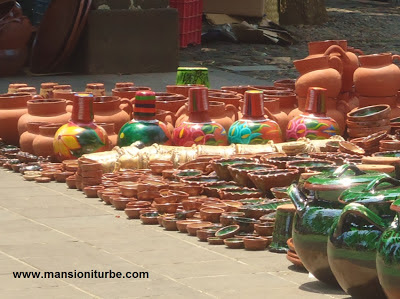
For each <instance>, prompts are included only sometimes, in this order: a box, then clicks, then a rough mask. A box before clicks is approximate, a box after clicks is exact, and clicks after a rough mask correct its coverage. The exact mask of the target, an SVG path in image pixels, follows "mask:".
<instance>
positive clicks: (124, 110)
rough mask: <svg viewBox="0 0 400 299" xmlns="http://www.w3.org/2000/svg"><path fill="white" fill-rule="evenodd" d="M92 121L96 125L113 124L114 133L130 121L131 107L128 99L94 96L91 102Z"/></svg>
mask: <svg viewBox="0 0 400 299" xmlns="http://www.w3.org/2000/svg"><path fill="white" fill-rule="evenodd" d="M93 113H94V120H95V121H96V122H97V123H113V124H114V130H115V132H119V130H120V129H121V128H122V126H123V125H124V124H125V123H127V122H128V121H130V120H131V119H132V113H133V107H132V103H131V102H130V101H129V100H128V99H121V98H118V97H116V96H96V97H95V98H94V101H93Z"/></svg>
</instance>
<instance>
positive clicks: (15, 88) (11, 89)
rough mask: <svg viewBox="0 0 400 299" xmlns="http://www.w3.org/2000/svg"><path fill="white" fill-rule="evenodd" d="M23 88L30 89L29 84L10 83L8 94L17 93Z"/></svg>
mask: <svg viewBox="0 0 400 299" xmlns="http://www.w3.org/2000/svg"><path fill="white" fill-rule="evenodd" d="M21 87H28V84H26V83H10V84H9V85H8V91H7V93H16V92H17V91H18V89H19V88H21Z"/></svg>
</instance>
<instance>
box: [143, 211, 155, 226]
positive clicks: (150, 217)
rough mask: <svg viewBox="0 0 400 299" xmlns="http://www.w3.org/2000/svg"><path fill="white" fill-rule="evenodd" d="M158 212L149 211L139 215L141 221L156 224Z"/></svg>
mask: <svg viewBox="0 0 400 299" xmlns="http://www.w3.org/2000/svg"><path fill="white" fill-rule="evenodd" d="M158 215H159V214H158V213H154V212H150V213H143V214H141V215H140V220H141V221H142V223H143V224H146V225H154V224H158V220H157V217H158Z"/></svg>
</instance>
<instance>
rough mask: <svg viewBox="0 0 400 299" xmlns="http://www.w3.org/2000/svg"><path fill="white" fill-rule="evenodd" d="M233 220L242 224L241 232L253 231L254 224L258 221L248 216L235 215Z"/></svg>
mask: <svg viewBox="0 0 400 299" xmlns="http://www.w3.org/2000/svg"><path fill="white" fill-rule="evenodd" d="M233 222H234V223H235V224H237V225H239V226H240V232H244V233H252V232H253V231H254V224H256V223H258V221H257V220H256V219H254V218H247V217H234V218H233Z"/></svg>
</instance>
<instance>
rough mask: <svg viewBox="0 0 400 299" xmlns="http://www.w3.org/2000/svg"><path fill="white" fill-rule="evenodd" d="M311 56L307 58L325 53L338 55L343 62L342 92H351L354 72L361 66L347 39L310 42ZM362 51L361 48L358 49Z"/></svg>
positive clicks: (309, 50)
mask: <svg viewBox="0 0 400 299" xmlns="http://www.w3.org/2000/svg"><path fill="white" fill-rule="evenodd" d="M308 52H309V54H310V55H309V56H307V58H313V57H320V56H324V55H328V56H333V55H338V54H339V56H340V58H341V59H342V62H343V74H342V89H341V91H342V92H350V91H352V89H353V74H354V72H355V71H356V70H357V68H358V66H359V61H358V57H357V55H356V54H355V53H354V52H355V50H354V49H352V48H350V49H349V48H348V47H347V41H346V40H326V41H317V42H310V43H308ZM357 52H358V53H360V52H361V51H360V50H357ZM361 53H362V52H361Z"/></svg>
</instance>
